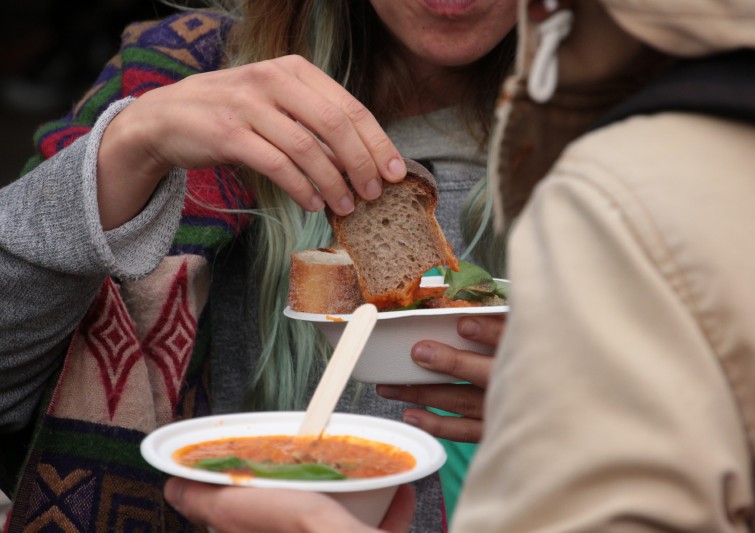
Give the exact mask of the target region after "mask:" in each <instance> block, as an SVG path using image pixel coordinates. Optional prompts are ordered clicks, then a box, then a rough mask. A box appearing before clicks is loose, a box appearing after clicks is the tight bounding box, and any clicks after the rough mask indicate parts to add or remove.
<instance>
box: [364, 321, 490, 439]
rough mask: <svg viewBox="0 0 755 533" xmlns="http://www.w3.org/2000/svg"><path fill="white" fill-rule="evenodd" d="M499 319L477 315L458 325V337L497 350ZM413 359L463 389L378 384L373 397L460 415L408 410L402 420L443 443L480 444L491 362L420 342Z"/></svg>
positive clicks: (413, 351)
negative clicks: (376, 396) (458, 382)
mask: <svg viewBox="0 0 755 533" xmlns="http://www.w3.org/2000/svg"><path fill="white" fill-rule="evenodd" d="M504 324H505V320H504V318H501V317H492V316H475V317H465V318H462V319H460V320H459V323H458V326H457V331H458V332H459V335H461V336H462V337H464V338H467V339H469V340H473V341H476V342H480V343H483V344H490V345H491V346H496V345H497V344H498V340H499V338H500V336H501V334H502V333H503V329H504ZM412 359H413V360H414V362H415V363H417V364H418V365H420V366H421V367H423V368H426V369H428V370H433V371H435V372H442V373H444V374H450V375H451V376H454V377H457V378H459V381H465V382H468V383H467V384H447V385H407V386H402V385H378V386H377V393H378V394H379V395H380V396H382V397H384V398H390V399H392V400H402V401H405V402H410V403H416V404H420V405H426V406H428V407H435V408H437V409H442V410H443V411H448V412H450V413H455V414H457V415H460V416H459V417H451V416H441V415H438V414H435V413H432V412H430V411H426V410H425V409H414V408H413V409H407V410H406V411H404V421H405V422H407V423H409V424H411V425H413V426H417V427H420V428H422V429H424V430H425V431H427V432H429V433H431V434H433V435H435V436H436V437H440V438H443V439H448V440H454V441H458V442H479V441H480V438H482V424H483V417H484V413H483V407H484V400H485V389H486V388H487V386H488V379H489V378H490V370H491V366H492V364H493V359H492V357H490V356H488V355H483V354H480V353H476V352H468V351H463V350H457V349H455V348H452V347H451V346H448V345H447V344H442V343H439V342H434V341H421V342H418V343H417V344H415V345H414V347H413V348H412Z"/></svg>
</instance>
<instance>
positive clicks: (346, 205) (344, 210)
mask: <svg viewBox="0 0 755 533" xmlns="http://www.w3.org/2000/svg"><path fill="white" fill-rule="evenodd" d="M338 208H339V210H340V212H341V214H342V215H348V214H349V213H351V212H352V211H354V199H353V198H352V197H351V195H350V194H347V195H345V196H344V197H343V198H341V199H340V200H338Z"/></svg>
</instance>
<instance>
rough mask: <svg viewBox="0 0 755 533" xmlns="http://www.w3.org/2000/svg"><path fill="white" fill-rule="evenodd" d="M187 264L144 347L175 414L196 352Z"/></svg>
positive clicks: (174, 284) (194, 321) (172, 288)
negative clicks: (185, 376)
mask: <svg viewBox="0 0 755 533" xmlns="http://www.w3.org/2000/svg"><path fill="white" fill-rule="evenodd" d="M188 293H189V291H188V276H187V268H186V263H183V264H182V265H181V268H180V269H179V271H178V273H177V274H176V277H175V278H174V280H173V284H172V286H171V288H170V292H169V294H168V298H167V299H166V302H165V305H164V307H163V309H162V312H161V313H160V318H158V320H157V322H156V323H155V325H154V326H153V327H152V330H151V331H150V332H149V334H147V336H146V337H145V339H144V341H143V342H142V346H143V349H144V352H145V353H146V355H147V357H149V358H150V359H151V360H152V361H153V362H154V363H155V365H156V366H157V368H158V369H159V370H160V373H161V374H162V377H163V382H164V383H165V389H166V391H167V394H168V398H169V400H170V404H171V407H172V408H173V410H174V411H175V408H176V404H177V403H178V394H179V392H180V389H181V384H182V382H183V377H184V374H185V372H186V367H187V366H188V364H189V360H190V359H191V353H192V351H193V349H194V339H195V335H196V331H197V321H196V319H195V318H194V316H193V315H192V314H191V311H190V309H189V298H188Z"/></svg>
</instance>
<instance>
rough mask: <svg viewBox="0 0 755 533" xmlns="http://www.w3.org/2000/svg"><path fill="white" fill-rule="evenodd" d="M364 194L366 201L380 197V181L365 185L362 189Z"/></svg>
mask: <svg viewBox="0 0 755 533" xmlns="http://www.w3.org/2000/svg"><path fill="white" fill-rule="evenodd" d="M364 193H365V194H366V195H367V196H366V199H367V200H374V199H375V198H377V197H378V196H380V195H381V194H382V193H383V187H382V186H381V185H380V181H378V180H375V179H373V180H370V181H368V182H367V185H365V187H364Z"/></svg>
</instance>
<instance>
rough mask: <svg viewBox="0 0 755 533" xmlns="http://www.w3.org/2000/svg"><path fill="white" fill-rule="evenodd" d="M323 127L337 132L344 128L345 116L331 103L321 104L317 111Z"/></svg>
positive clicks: (346, 119)
mask: <svg viewBox="0 0 755 533" xmlns="http://www.w3.org/2000/svg"><path fill="white" fill-rule="evenodd" d="M317 114H318V116H319V117H320V120H321V121H322V124H323V127H325V129H327V130H330V131H338V130H340V129H341V128H343V127H344V125H345V124H346V122H347V121H348V118H347V116H346V114H345V113H344V112H343V111H342V110H341V109H340V108H338V107H337V106H335V105H333V104H332V103H331V102H323V103H322V104H321V105H320V108H319V109H318V110H317Z"/></svg>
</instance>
